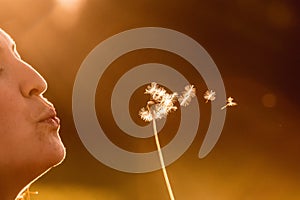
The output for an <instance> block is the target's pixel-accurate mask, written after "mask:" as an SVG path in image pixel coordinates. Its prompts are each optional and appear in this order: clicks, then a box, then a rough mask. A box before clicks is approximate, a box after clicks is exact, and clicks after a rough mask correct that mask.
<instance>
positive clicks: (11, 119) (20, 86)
mask: <svg viewBox="0 0 300 200" xmlns="http://www.w3.org/2000/svg"><path fill="white" fill-rule="evenodd" d="M46 89H47V83H46V81H45V80H44V79H43V77H42V76H41V75H40V74H39V73H38V72H37V71H36V70H34V69H33V68H32V67H31V66H30V65H29V64H27V63H26V62H24V61H23V60H22V59H21V57H20V55H19V54H18V53H17V51H16V44H15V42H14V41H13V40H12V38H11V37H10V36H9V35H8V34H7V33H5V32H4V31H3V30H1V29H0V138H1V139H0V199H6V198H5V197H4V196H2V195H4V194H6V193H10V194H12V193H14V192H17V190H19V191H20V190H22V188H23V187H25V186H26V185H27V184H28V183H30V182H32V181H33V180H35V179H36V178H37V177H39V176H40V175H41V174H43V173H44V172H46V171H47V170H49V169H50V168H51V167H53V166H55V165H57V164H59V163H60V162H61V161H62V160H63V159H64V157H65V148H64V146H63V144H62V142H61V139H60V136H59V133H58V131H59V127H60V123H59V119H58V118H57V117H56V111H55V109H54V107H53V105H52V104H51V103H50V102H49V101H48V100H47V99H46V98H44V97H43V93H44V92H45V91H46ZM13 190H15V191H14V192H13ZM19 191H18V192H19ZM18 192H17V193H16V194H15V195H17V194H18ZM1 197H2V198H1ZM15 197H16V196H15ZM15 197H14V198H15ZM11 199H13V198H11Z"/></svg>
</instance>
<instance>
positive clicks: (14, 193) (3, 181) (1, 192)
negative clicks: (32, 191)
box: [0, 170, 30, 200]
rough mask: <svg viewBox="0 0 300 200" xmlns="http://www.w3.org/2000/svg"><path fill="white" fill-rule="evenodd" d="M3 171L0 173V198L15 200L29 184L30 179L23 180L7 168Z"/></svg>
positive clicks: (2, 199)
mask: <svg viewBox="0 0 300 200" xmlns="http://www.w3.org/2000/svg"><path fill="white" fill-rule="evenodd" d="M3 171H6V173H0V199H1V200H15V199H16V198H17V197H18V195H20V194H22V193H23V192H24V191H25V189H26V188H27V187H28V186H29V185H30V179H27V180H25V179H22V177H19V176H17V175H16V174H12V173H10V172H7V170H3ZM3 171H2V172H3Z"/></svg>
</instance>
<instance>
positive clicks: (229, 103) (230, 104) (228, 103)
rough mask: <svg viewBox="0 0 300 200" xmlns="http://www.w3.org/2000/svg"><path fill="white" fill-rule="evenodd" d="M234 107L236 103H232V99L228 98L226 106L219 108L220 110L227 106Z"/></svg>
mask: <svg viewBox="0 0 300 200" xmlns="http://www.w3.org/2000/svg"><path fill="white" fill-rule="evenodd" d="M236 105H237V103H236V102H233V98H232V97H228V99H227V103H226V105H225V106H223V107H222V108H221V110H223V109H225V108H227V107H228V106H236Z"/></svg>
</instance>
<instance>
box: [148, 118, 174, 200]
mask: <svg viewBox="0 0 300 200" xmlns="http://www.w3.org/2000/svg"><path fill="white" fill-rule="evenodd" d="M152 121H153V131H154V137H155V143H156V147H157V151H158V155H159V161H160V165H161V167H162V171H163V174H164V178H165V182H166V184H167V188H168V192H169V196H170V199H171V200H175V198H174V194H173V191H172V188H171V184H170V181H169V178H168V174H167V170H166V166H165V162H164V158H163V155H162V151H161V147H160V143H159V139H158V134H157V130H156V121H155V119H154V118H153V120H152Z"/></svg>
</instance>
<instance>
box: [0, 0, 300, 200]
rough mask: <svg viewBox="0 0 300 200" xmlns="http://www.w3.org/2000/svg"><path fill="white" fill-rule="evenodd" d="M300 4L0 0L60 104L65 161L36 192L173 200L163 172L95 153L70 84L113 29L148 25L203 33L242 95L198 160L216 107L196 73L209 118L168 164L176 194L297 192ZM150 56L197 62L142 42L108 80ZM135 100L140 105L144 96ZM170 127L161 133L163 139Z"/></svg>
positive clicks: (219, 198) (148, 143)
mask: <svg viewBox="0 0 300 200" xmlns="http://www.w3.org/2000/svg"><path fill="white" fill-rule="evenodd" d="M299 11H300V9H299V2H298V1H296V0H295V1H293V0H265V1H259V0H232V1H221V0H214V1H203V0H188V1H171V0H165V1H158V0H151V1H150V0H132V1H122V0H43V1H37V0H36V1H34V0H14V1H9V0H0V27H1V28H2V29H4V30H5V31H7V32H8V33H9V34H11V36H12V37H13V38H14V39H15V41H16V43H17V45H18V51H19V53H20V54H21V55H22V57H23V59H24V60H25V61H27V62H28V63H30V64H31V65H32V66H34V67H35V68H36V69H37V70H38V71H39V72H40V73H41V74H42V75H43V76H44V77H45V78H46V80H47V81H48V84H49V89H48V92H47V93H46V95H45V96H46V97H47V98H48V99H50V100H51V101H52V102H53V103H54V104H55V105H56V108H57V111H58V113H59V116H60V118H61V120H62V127H61V137H62V139H63V141H64V143H65V145H66V148H67V157H66V160H65V161H64V163H63V164H62V165H60V166H58V167H56V168H54V169H52V170H51V171H50V172H49V173H48V174H46V175H45V176H43V177H42V178H41V179H39V180H38V181H37V182H36V183H35V184H34V185H33V186H32V188H31V190H34V191H39V195H37V196H34V197H33V199H39V200H51V199H55V200H62V199H73V200H77V199H78V200H79V199H80V200H81V199H85V200H102V199H103V200H104V199H105V200H156V199H158V200H164V199H168V193H167V190H166V186H165V184H164V181H163V176H162V172H161V171H155V172H151V173H145V174H130V173H124V172H120V171H117V170H114V169H111V168H109V167H107V166H105V165H103V164H102V163H100V162H99V161H97V160H96V159H95V158H93V156H92V155H90V154H89V153H88V151H87V150H86V149H85V147H84V146H83V144H82V143H81V141H80V139H79V136H78V134H77V131H76V128H75V125H74V122H73V118H72V89H73V83H74V80H75V76H76V73H77V71H78V69H79V67H80V65H81V63H82V61H83V60H84V58H85V57H86V56H87V55H88V53H89V52H90V51H91V50H92V49H93V48H94V47H95V46H96V45H98V44H99V43H100V42H102V41H103V40H105V39H107V38H109V37H110V36H113V35H115V34H117V33H119V32H122V31H125V30H128V29H132V28H137V27H145V26H155V27H164V28H169V29H174V30H176V31H180V32H182V33H184V34H186V35H188V36H190V37H191V38H193V39H194V40H196V41H197V42H198V43H200V44H201V45H202V46H203V47H204V48H205V49H206V50H207V52H208V53H209V54H210V55H211V57H212V58H213V60H214V62H215V63H216V65H217V66H218V68H219V70H220V73H221V75H222V77H223V80H224V83H225V87H226V92H227V95H228V96H233V97H234V98H235V100H236V101H237V102H238V104H239V105H238V106H236V107H232V108H229V109H228V110H227V117H226V122H225V126H224V129H223V132H222V135H221V137H220V139H219V141H218V143H217V145H216V146H215V148H214V149H213V151H212V152H211V153H210V154H209V155H208V156H207V157H205V158H204V159H199V158H198V151H199V148H200V146H201V144H202V141H203V138H204V136H205V134H206V130H207V127H208V124H209V117H210V105H209V104H205V101H204V99H203V98H202V91H203V92H204V91H205V90H206V88H205V83H204V82H203V80H202V79H201V77H199V76H196V75H195V76H194V75H193V74H192V75H191V74H190V75H188V78H189V79H190V80H192V81H193V82H194V84H195V85H196V86H197V89H198V91H199V93H198V96H197V97H198V100H199V104H200V109H201V120H200V121H201V123H200V128H199V131H198V134H197V137H196V138H195V140H194V142H193V144H192V146H191V147H190V148H189V149H188V151H187V152H185V154H183V156H182V157H181V158H180V159H179V160H177V161H176V162H174V163H173V164H171V165H170V166H168V168H167V169H168V173H169V177H170V180H171V183H172V186H173V190H174V193H175V197H176V199H178V200H181V199H185V200H186V199H189V200H194V199H195V200H196V199H197V200H198V199H201V200H212V199H213V200H241V199H242V200H247V199H249V200H250V199H251V200H252V199H256V200H260V199H263V200H266V199H272V200H277V199H278V200H279V199H280V200H282V199H289V200H290V199H292V200H296V199H297V200H298V199H300V190H299V185H300V157H299V155H300V135H299V134H300V131H299V123H300V104H299V101H300V94H299V89H300V84H299V75H300V74H299V72H300V70H299V67H300V62H299V61H300V59H299V57H300V56H299V53H300V51H299V45H300V43H299V35H300V34H299V33H300V32H299V30H300V29H299ZM135 53H136V54H135ZM147 55H148V56H147ZM149 61H156V62H161V63H166V64H169V65H171V64H174V65H181V66H187V67H186V68H187V69H188V68H191V66H188V64H187V63H186V62H185V61H183V60H181V59H179V58H178V57H176V56H174V55H170V54H168V53H166V52H159V51H151V50H149V51H140V52H138V51H137V52H133V53H130V55H125V56H123V57H120V58H119V59H118V60H117V61H116V63H114V65H117V66H120V67H112V70H111V71H110V74H108V77H107V78H108V79H109V77H114V76H115V74H118V73H120V72H122V73H125V72H126V69H127V70H128V69H129V68H130V67H133V66H135V65H136V64H137V63H139V64H141V63H147V62H149ZM122 66H124V68H122ZM125 66H126V67H125ZM187 71H189V70H187ZM192 81H191V82H192ZM105 88H109V82H108V85H104V84H101V83H99V85H98V90H97V95H96V97H97V99H98V100H97V103H96V104H97V105H96V108H97V112H98V114H99V113H101V114H99V115H101V116H102V119H103V118H105V116H108V118H109V116H110V115H111V114H109V113H105V112H104V111H103V112H101V109H102V108H101V105H102V107H103V104H102V102H101V98H102V97H103V96H104V95H105V93H101V92H99V91H105ZM140 91H141V92H142V91H143V90H140ZM101 95H102V96H101ZM142 95H143V94H141V96H142ZM137 99H142V98H137ZM132 104H133V105H132V106H130V107H134V108H135V107H137V106H136V105H141V107H142V106H144V104H145V100H137V101H136V102H132ZM134 108H133V109H134ZM174 116H175V117H174V118H175V119H171V120H175V121H174V122H173V125H175V126H176V124H177V125H178V123H180V122H178V120H177V121H176V116H177V117H178V115H175V114H174ZM133 118H134V117H133ZM104 120H105V119H104ZM108 120H110V119H108ZM134 120H135V121H136V122H137V124H139V123H140V124H142V123H143V122H141V121H139V119H134ZM170 123H171V124H172V121H171V122H170ZM110 125H111V126H113V125H115V124H114V123H113V122H112V123H111V124H110V123H108V125H107V128H108V129H109V128H110ZM111 130H114V128H113V127H111ZM106 134H107V135H108V137H109V138H111V140H112V141H113V142H114V143H115V144H117V145H118V146H122V145H123V146H122V147H123V148H124V149H129V150H131V151H152V150H154V148H155V146H154V142H153V141H152V140H145V141H141V140H135V139H133V138H128V137H124V136H122V133H118V134H116V133H115V132H114V131H111V132H108V133H106ZM174 134H176V133H173V134H169V135H168V134H163V135H162V134H160V135H161V140H162V144H163V145H165V144H167V143H168V142H169V141H170V140H171V139H172V137H173V136H174ZM152 139H153V138H152ZM153 140H154V139H153ZM141 144H142V145H141Z"/></svg>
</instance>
